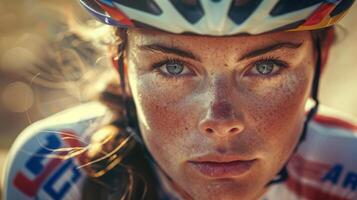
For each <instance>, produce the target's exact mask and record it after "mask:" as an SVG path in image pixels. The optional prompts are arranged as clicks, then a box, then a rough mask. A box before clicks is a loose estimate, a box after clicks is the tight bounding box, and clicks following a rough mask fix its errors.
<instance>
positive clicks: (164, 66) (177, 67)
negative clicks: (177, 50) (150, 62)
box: [154, 60, 192, 76]
mask: <svg viewBox="0 0 357 200" xmlns="http://www.w3.org/2000/svg"><path fill="white" fill-rule="evenodd" d="M154 68H156V69H158V70H159V71H160V72H161V73H164V74H165V75H168V76H183V75H189V74H192V72H191V70H190V69H189V68H188V67H187V66H185V63H183V62H182V61H178V60H166V61H163V62H159V63H157V64H155V65H154Z"/></svg>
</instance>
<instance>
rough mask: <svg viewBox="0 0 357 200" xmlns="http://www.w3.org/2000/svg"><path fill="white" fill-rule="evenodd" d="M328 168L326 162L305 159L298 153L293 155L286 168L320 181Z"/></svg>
mask: <svg viewBox="0 0 357 200" xmlns="http://www.w3.org/2000/svg"><path fill="white" fill-rule="evenodd" d="M330 168H331V166H330V165H328V164H325V163H320V162H316V161H313V160H307V159H305V158H303V157H302V156H301V155H298V154H295V155H293V156H292V158H291V160H290V161H289V164H288V169H289V170H292V171H294V172H295V173H296V174H297V175H298V176H300V177H304V178H306V179H309V180H315V181H320V180H321V178H322V177H323V175H324V174H325V173H326V172H327V171H328V170H329V169H330Z"/></svg>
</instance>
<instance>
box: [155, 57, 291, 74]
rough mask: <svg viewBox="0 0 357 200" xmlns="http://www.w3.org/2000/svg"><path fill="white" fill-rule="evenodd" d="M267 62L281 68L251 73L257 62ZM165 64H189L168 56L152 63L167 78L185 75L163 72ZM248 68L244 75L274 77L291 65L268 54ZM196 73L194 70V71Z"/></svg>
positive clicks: (185, 65)
mask: <svg viewBox="0 0 357 200" xmlns="http://www.w3.org/2000/svg"><path fill="white" fill-rule="evenodd" d="M265 62H272V63H273V64H274V65H276V66H278V67H279V69H278V71H277V72H276V73H274V74H271V75H263V74H261V75H256V74H250V75H249V72H250V71H251V70H252V69H253V68H254V67H256V65H257V64H259V63H265ZM165 64H180V65H184V67H187V66H188V64H187V63H186V62H184V61H182V60H180V59H176V58H169V57H168V58H166V59H165V60H162V61H160V62H157V63H154V64H153V65H152V68H153V69H154V71H155V72H156V73H158V74H159V75H161V76H163V77H164V78H167V79H178V78H182V77H183V76H185V75H176V76H175V75H169V74H167V73H164V72H162V71H161V70H160V69H159V68H160V67H162V66H163V65H165ZM248 66H249V67H248V69H247V70H245V72H244V73H243V74H244V75H245V74H247V73H248V76H260V77H264V78H269V77H273V76H275V75H278V74H279V73H280V72H281V70H283V69H284V68H288V67H289V64H288V63H287V62H285V61H282V60H281V59H280V58H279V57H272V56H268V57H263V58H260V59H259V60H257V61H254V62H252V63H251V64H249V65H248ZM187 68H188V70H189V71H191V72H192V70H191V69H190V68H189V67H187ZM192 73H194V72H192Z"/></svg>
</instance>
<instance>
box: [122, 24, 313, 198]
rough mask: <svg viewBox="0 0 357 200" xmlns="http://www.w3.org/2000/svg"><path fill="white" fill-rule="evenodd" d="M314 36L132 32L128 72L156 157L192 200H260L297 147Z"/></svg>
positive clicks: (145, 134)
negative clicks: (216, 35) (267, 185)
mask: <svg viewBox="0 0 357 200" xmlns="http://www.w3.org/2000/svg"><path fill="white" fill-rule="evenodd" d="M313 49H314V47H313V44H312V37H311V34H310V32H280V33H271V34H265V35H259V36H233V37H206V36H189V35H174V34H168V33H164V32H158V31H148V30H141V29H131V30H129V32H128V51H126V57H125V62H126V63H127V65H128V78H129V82H130V87H131V92H132V95H133V97H134V100H135V104H136V108H137V112H138V117H139V123H140V129H141V133H142V136H143V139H144V142H145V143H146V145H147V147H148V149H149V151H150V152H151V154H152V155H153V157H154V158H155V159H156V161H157V162H158V164H159V165H160V167H161V168H162V169H163V171H164V172H165V173H166V174H167V175H168V176H169V177H171V178H172V179H173V181H174V182H175V184H176V185H178V187H180V188H181V190H182V191H184V192H185V193H186V194H188V195H189V196H191V197H193V198H194V199H256V198H257V197H259V196H260V195H261V194H262V192H264V187H265V185H266V184H267V183H268V182H269V181H270V180H271V179H273V178H274V177H275V175H276V174H277V173H278V171H279V170H280V169H281V167H282V166H283V164H284V163H285V162H286V161H287V159H288V158H289V156H290V155H291V153H292V151H293V149H294V147H295V145H296V144H297V142H298V139H299V136H300V134H301V131H302V127H303V121H304V107H305V102H306V100H307V99H308V97H309V94H310V86H311V83H312V77H313V71H314V70H313V69H314V63H315V61H314V60H315V59H314V50H313Z"/></svg>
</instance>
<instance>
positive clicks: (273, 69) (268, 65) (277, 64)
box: [248, 60, 287, 76]
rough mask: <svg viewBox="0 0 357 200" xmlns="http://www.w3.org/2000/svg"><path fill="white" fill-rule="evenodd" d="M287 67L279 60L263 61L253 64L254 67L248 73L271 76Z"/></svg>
mask: <svg viewBox="0 0 357 200" xmlns="http://www.w3.org/2000/svg"><path fill="white" fill-rule="evenodd" d="M286 66H287V65H286V64H285V63H284V62H282V61H278V60H261V61H258V62H256V63H254V64H253V67H252V68H251V70H250V71H249V72H248V73H249V74H251V75H262V76H269V75H274V74H276V73H278V72H279V71H280V70H281V69H282V68H284V67H286Z"/></svg>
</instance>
